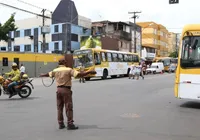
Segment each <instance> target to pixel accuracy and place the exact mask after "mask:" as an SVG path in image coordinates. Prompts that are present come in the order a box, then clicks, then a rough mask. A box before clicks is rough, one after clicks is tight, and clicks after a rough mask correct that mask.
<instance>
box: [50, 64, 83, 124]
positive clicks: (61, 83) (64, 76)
mask: <svg viewBox="0 0 200 140" xmlns="http://www.w3.org/2000/svg"><path fill="white" fill-rule="evenodd" d="M78 73H79V72H77V71H75V70H73V69H71V68H68V67H65V66H63V65H60V66H59V67H58V68H56V69H54V70H53V71H51V72H49V76H50V77H55V79H56V85H57V110H58V123H59V124H64V118H63V108H64V106H65V113H66V116H67V119H68V124H73V122H74V121H73V102H72V91H71V86H72V78H71V77H72V76H73V77H76V76H77V75H78Z"/></svg>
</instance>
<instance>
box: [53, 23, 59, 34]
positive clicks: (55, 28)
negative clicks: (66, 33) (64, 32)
mask: <svg viewBox="0 0 200 140" xmlns="http://www.w3.org/2000/svg"><path fill="white" fill-rule="evenodd" d="M54 32H55V33H58V32H59V26H58V25H55V26H54Z"/></svg>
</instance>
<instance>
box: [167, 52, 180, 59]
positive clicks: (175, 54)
mask: <svg viewBox="0 0 200 140" xmlns="http://www.w3.org/2000/svg"><path fill="white" fill-rule="evenodd" d="M169 57H173V58H177V57H178V52H177V51H175V52H172V53H170V55H169Z"/></svg>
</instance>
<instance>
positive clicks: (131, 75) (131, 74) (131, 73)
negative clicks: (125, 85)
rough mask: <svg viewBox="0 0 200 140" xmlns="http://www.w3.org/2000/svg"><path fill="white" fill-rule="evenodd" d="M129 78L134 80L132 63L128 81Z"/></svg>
mask: <svg viewBox="0 0 200 140" xmlns="http://www.w3.org/2000/svg"><path fill="white" fill-rule="evenodd" d="M131 77H132V78H133V79H134V78H135V65H134V63H132V65H131V69H130V72H129V79H131Z"/></svg>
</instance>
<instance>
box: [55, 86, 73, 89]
mask: <svg viewBox="0 0 200 140" xmlns="http://www.w3.org/2000/svg"><path fill="white" fill-rule="evenodd" d="M57 88H67V89H71V86H57Z"/></svg>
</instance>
